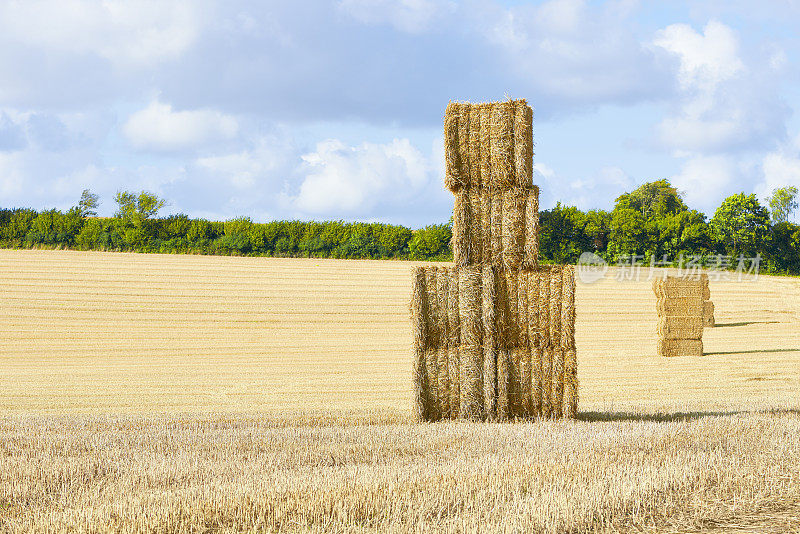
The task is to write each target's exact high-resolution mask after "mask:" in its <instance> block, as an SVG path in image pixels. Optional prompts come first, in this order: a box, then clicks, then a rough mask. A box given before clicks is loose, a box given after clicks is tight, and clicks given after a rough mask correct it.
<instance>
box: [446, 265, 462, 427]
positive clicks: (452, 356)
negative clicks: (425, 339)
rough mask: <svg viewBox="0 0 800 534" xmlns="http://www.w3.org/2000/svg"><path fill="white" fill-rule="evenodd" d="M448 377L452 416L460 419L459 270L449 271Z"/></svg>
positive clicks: (451, 269) (452, 269) (450, 269)
mask: <svg viewBox="0 0 800 534" xmlns="http://www.w3.org/2000/svg"><path fill="white" fill-rule="evenodd" d="M447 277H448V278H449V281H448V284H447V327H448V328H447V330H448V332H447V334H448V342H447V375H448V376H449V378H450V380H449V382H450V392H449V393H450V402H449V404H450V416H451V417H458V413H459V410H460V408H461V393H460V386H459V384H460V381H461V380H460V377H461V363H460V359H459V352H458V345H459V344H460V343H461V318H460V316H459V309H458V269H456V268H454V267H453V268H449V269H447Z"/></svg>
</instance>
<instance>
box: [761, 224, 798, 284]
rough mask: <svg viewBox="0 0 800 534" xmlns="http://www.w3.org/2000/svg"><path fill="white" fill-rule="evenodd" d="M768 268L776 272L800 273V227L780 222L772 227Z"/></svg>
mask: <svg viewBox="0 0 800 534" xmlns="http://www.w3.org/2000/svg"><path fill="white" fill-rule="evenodd" d="M767 267H768V268H769V270H770V271H776V272H784V273H798V272H800V226H798V225H796V224H792V223H790V222H779V223H777V224H775V225H774V226H773V227H772V238H771V239H770V243H769V254H768V257H767Z"/></svg>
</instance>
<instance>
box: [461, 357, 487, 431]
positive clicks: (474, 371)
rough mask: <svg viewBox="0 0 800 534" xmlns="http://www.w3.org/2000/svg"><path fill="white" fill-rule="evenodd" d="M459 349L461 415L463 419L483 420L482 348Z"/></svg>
mask: <svg viewBox="0 0 800 534" xmlns="http://www.w3.org/2000/svg"><path fill="white" fill-rule="evenodd" d="M460 349H461V413H460V416H461V418H463V419H483V415H484V414H483V347H482V346H481V345H474V344H463V345H461V347H460Z"/></svg>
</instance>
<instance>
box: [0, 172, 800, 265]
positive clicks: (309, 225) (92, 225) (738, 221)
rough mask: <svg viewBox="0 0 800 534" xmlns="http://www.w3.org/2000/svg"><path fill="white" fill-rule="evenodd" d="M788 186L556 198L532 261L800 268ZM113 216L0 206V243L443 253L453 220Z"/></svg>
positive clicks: (124, 199)
mask: <svg viewBox="0 0 800 534" xmlns="http://www.w3.org/2000/svg"><path fill="white" fill-rule="evenodd" d="M797 194H798V191H797V189H796V188H794V187H786V188H781V189H777V190H775V191H774V192H773V194H772V196H771V197H770V198H769V199H768V207H767V206H763V205H761V203H760V202H759V200H758V198H757V197H756V196H755V195H752V194H751V195H745V194H744V193H739V194H736V195H732V196H730V197H728V198H726V199H725V200H724V201H723V203H722V204H721V205H720V207H719V208H718V209H717V210H716V211H715V213H714V216H713V217H712V218H711V219H710V220H708V219H707V217H706V216H705V215H704V214H703V213H701V212H699V211H697V210H693V209H690V208H689V207H688V206H687V205H686V204H685V202H684V200H683V195H682V194H681V193H680V192H679V191H678V190H677V189H676V188H675V187H673V186H672V184H671V183H670V182H669V181H668V180H657V181H653V182H649V183H646V184H644V185H642V186H641V187H639V188H637V189H636V190H634V191H631V192H629V193H625V194H623V195H621V196H620V197H618V198H617V200H616V202H615V204H614V207H613V209H612V210H611V211H605V210H590V211H581V210H579V209H577V208H575V207H572V206H564V205H562V204H560V203H558V204H556V206H555V207H554V208H552V209H550V210H543V211H542V212H541V214H540V228H541V234H540V241H541V242H540V249H541V258H542V260H543V261H544V262H546V263H575V262H576V261H577V260H578V258H579V257H580V255H581V254H582V253H583V252H587V251H588V252H594V253H595V254H597V255H599V256H601V257H603V258H604V259H606V260H607V261H609V262H612V263H614V262H618V261H623V259H625V261H627V258H635V259H637V260H639V261H643V262H649V261H655V260H658V261H659V262H660V264H664V263H663V262H673V263H674V262H677V261H679V258H681V257H683V258H686V257H692V256H694V257H698V256H699V257H702V258H706V259H709V258H714V257H719V256H725V257H728V258H732V259H733V260H735V258H738V257H748V258H751V257H755V256H757V255H759V256H760V257H761V258H762V261H761V269H762V271H766V272H772V273H786V274H800V226H798V225H796V224H793V223H791V222H789V218H790V217H791V215H792V213H793V212H794V211H795V210H796V209H797ZM114 200H115V202H116V204H117V211H116V213H115V215H114V217H108V218H101V217H97V212H96V210H97V207H98V202H99V199H98V197H97V195H94V194H92V193H91V192H90V191H84V192H83V194H82V196H81V198H80V201H79V202H78V204H77V205H76V206H75V207H73V208H71V209H69V210H67V211H66V212H61V211H59V210H56V209H51V210H46V211H41V212H37V211H35V210H32V209H19V208H17V209H0V247H5V248H20V247H52V248H70V249H77V250H111V251H131V252H159V253H190V254H225V255H248V256H281V257H318V258H359V259H364V258H373V259H415V260H434V261H438V260H442V261H447V260H451V259H452V251H451V248H450V239H451V235H452V234H451V227H452V219H451V222H450V223H447V224H436V225H430V226H427V227H425V228H422V229H419V230H414V231H412V230H411V229H409V228H407V227H405V226H400V225H390V224H381V223H350V222H344V221H327V222H303V221H273V222H268V223H256V222H253V221H251V220H250V219H249V218H247V217H238V218H234V219H230V220H227V221H209V220H206V219H192V218H189V217H188V216H186V215H182V214H178V215H170V216H167V217H158V212H159V211H160V210H161V209H162V208H163V207H164V205H165V201H164V200H163V199H160V198H158V197H157V196H156V195H153V194H152V193H148V192H146V191H142V192H138V193H135V192H130V191H121V192H119V193H117V195H116V197H115V199H114Z"/></svg>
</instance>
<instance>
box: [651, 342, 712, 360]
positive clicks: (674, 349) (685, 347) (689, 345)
mask: <svg viewBox="0 0 800 534" xmlns="http://www.w3.org/2000/svg"><path fill="white" fill-rule="evenodd" d="M658 355H659V356H667V357H673V356H702V355H703V341H702V340H700V339H660V340H659V341H658Z"/></svg>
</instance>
